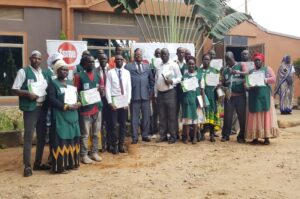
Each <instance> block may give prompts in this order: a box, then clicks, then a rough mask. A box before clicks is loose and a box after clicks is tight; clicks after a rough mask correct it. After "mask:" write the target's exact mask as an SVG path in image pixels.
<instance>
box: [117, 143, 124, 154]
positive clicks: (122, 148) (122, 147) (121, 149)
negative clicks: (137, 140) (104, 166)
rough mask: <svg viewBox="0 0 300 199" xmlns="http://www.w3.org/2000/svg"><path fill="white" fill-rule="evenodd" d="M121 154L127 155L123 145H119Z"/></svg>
mask: <svg viewBox="0 0 300 199" xmlns="http://www.w3.org/2000/svg"><path fill="white" fill-rule="evenodd" d="M118 148H119V152H120V153H125V149H124V146H123V144H122V145H119V147H118Z"/></svg>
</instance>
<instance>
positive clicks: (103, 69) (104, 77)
mask: <svg viewBox="0 0 300 199" xmlns="http://www.w3.org/2000/svg"><path fill="white" fill-rule="evenodd" d="M102 78H103V82H104V85H105V82H106V74H105V68H102Z"/></svg>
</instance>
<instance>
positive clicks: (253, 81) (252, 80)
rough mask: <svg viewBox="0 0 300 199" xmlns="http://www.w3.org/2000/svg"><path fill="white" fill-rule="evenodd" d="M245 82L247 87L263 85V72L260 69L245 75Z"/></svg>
mask: <svg viewBox="0 0 300 199" xmlns="http://www.w3.org/2000/svg"><path fill="white" fill-rule="evenodd" d="M246 82H247V86H248V87H254V86H265V85H266V84H265V73H264V72H261V71H258V72H253V73H252V74H249V75H247V76H246Z"/></svg>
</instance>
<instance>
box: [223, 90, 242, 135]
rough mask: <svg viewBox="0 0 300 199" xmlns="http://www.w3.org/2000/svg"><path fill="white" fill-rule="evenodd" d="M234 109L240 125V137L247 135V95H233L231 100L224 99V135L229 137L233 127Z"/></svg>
mask: <svg viewBox="0 0 300 199" xmlns="http://www.w3.org/2000/svg"><path fill="white" fill-rule="evenodd" d="M234 110H235V111H236V113H237V117H238V120H239V125H240V132H239V134H238V138H242V139H243V138H244V137H245V125H246V95H240V96H232V97H231V98H230V100H227V99H226V98H225V100H224V124H223V128H222V137H224V138H229V136H230V134H231V129H232V117H233V112H234Z"/></svg>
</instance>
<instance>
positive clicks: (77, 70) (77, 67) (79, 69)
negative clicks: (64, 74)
mask: <svg viewBox="0 0 300 199" xmlns="http://www.w3.org/2000/svg"><path fill="white" fill-rule="evenodd" d="M82 71H84V70H83V66H81V64H78V65H77V66H76V72H75V73H80V72H82Z"/></svg>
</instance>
